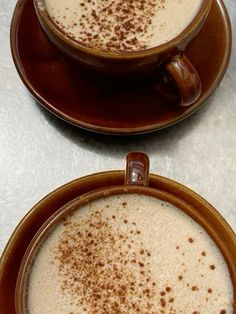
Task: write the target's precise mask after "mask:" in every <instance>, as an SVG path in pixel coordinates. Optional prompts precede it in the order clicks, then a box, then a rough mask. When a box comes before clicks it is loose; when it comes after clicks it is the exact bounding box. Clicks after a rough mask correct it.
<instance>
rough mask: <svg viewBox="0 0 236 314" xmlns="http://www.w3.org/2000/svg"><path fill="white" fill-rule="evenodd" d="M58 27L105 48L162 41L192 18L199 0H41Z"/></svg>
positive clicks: (146, 45) (126, 48) (130, 47)
mask: <svg viewBox="0 0 236 314" xmlns="http://www.w3.org/2000/svg"><path fill="white" fill-rule="evenodd" d="M44 1H45V5H46V8H47V11H48V12H49V14H50V16H51V17H52V18H53V20H54V21H55V22H56V24H58V26H59V27H60V28H61V29H62V30H64V32H65V33H66V34H68V35H69V36H71V37H73V38H74V39H75V40H76V41H79V42H81V43H83V44H84V45H86V46H89V47H93V48H94V47H96V48H99V49H103V50H107V51H132V50H143V49H146V48H151V47H154V46H158V45H160V44H163V43H165V42H167V41H169V40H171V39H173V38H174V37H176V36H177V35H178V34H179V33H181V32H182V31H183V30H184V29H185V28H186V27H187V26H188V25H189V24H190V22H191V21H192V20H193V18H194V17H195V15H196V13H197V12H198V10H199V8H200V5H201V4H202V0H115V1H114V0H66V1H65V0H44Z"/></svg>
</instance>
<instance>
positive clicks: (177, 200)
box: [15, 153, 236, 314]
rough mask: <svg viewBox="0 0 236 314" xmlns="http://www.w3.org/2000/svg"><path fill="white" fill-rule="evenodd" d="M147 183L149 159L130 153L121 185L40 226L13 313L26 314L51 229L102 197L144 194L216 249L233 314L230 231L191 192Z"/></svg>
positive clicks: (235, 266) (234, 254) (234, 263)
mask: <svg viewBox="0 0 236 314" xmlns="http://www.w3.org/2000/svg"><path fill="white" fill-rule="evenodd" d="M148 181H149V159H148V157H147V155H145V154H143V153H130V154H129V155H128V156H127V166H126V174H125V180H124V185H121V186H113V187H106V188H101V189H97V190H94V191H91V192H89V193H86V194H84V195H82V196H80V197H78V198H76V199H74V200H73V201H71V202H70V203H68V204H66V205H65V206H63V207H62V208H61V209H59V210H58V211H57V212H56V213H55V214H53V215H52V216H51V217H50V218H49V219H48V220H47V221H46V222H45V223H44V225H43V226H42V227H41V228H40V229H39V231H38V232H37V233H36V235H35V237H34V238H33V240H32V241H31V243H30V245H29V247H28V249H27V251H26V253H25V255H24V257H23V260H22V263H21V266H20V270H19V273H18V278H17V284H16V290H15V291H16V293H15V309H16V313H17V314H25V313H28V312H27V291H28V280H29V274H30V269H31V265H32V264H33V261H34V258H35V256H36V254H37V252H38V251H39V248H40V247H41V245H42V244H43V242H44V240H45V238H46V237H47V236H48V235H49V233H50V232H51V231H52V229H53V228H54V227H55V226H56V225H57V224H58V223H59V222H61V221H62V220H63V219H65V218H66V217H68V216H69V215H70V214H71V213H72V212H73V211H74V210H75V209H76V210H77V209H78V208H79V207H81V206H82V205H84V204H87V203H88V202H91V201H93V200H97V199H99V198H102V197H107V196H113V195H117V194H127V193H128V194H130V193H131V194H132V193H138V194H142V195H143V194H144V195H147V196H152V197H155V198H158V199H159V200H163V201H167V202H168V203H171V204H173V205H175V206H176V207H177V208H179V209H181V210H182V211H184V212H185V213H187V215H189V216H190V217H191V218H193V219H194V220H195V221H196V222H198V223H199V224H200V225H201V226H202V227H203V228H204V229H205V230H206V231H207V233H208V234H209V235H210V237H211V238H212V239H213V240H214V242H215V243H216V245H217V246H218V248H219V249H220V251H221V253H222V255H223V256H224V259H225V261H226V263H227V265H228V268H229V271H230V275H231V280H232V284H233V287H234V305H233V314H235V313H236V305H235V304H236V302H235V301H236V289H235V287H236V235H235V233H234V232H233V230H232V229H231V228H230V226H229V225H228V224H227V222H226V221H225V220H224V219H223V217H222V216H221V215H220V214H219V213H218V212H217V211H216V210H215V209H214V208H213V207H212V206H211V205H210V204H209V203H207V202H206V201H205V200H203V199H202V198H201V197H200V196H198V195H197V194H196V193H194V192H193V191H191V190H189V189H187V188H186V187H184V186H181V185H179V184H178V183H176V182H174V181H171V180H169V179H166V178H162V180H160V186H159V187H158V188H151V187H149V186H148ZM161 182H163V184H162V183H161ZM167 186H168V189H167Z"/></svg>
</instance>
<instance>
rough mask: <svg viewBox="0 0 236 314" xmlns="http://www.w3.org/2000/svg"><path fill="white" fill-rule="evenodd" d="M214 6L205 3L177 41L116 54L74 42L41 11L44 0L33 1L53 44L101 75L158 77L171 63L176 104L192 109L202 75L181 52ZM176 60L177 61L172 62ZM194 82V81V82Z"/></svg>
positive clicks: (198, 91)
mask: <svg viewBox="0 0 236 314" xmlns="http://www.w3.org/2000/svg"><path fill="white" fill-rule="evenodd" d="M211 5H212V0H205V1H203V2H202V4H201V7H200V9H199V11H198V13H197V15H196V16H195V18H194V19H193V21H192V22H191V23H190V25H189V26H188V27H187V28H186V29H185V30H184V31H183V32H181V33H180V34H179V35H178V36H176V38H174V39H172V40H171V41H169V42H167V43H164V44H162V45H159V46H156V47H153V48H149V49H145V50H140V51H130V52H126V51H117V52H113V51H103V50H100V49H97V48H91V47H86V46H84V45H83V44H82V43H80V42H78V41H75V40H74V39H73V38H71V37H70V36H69V35H68V34H65V33H64V32H63V31H62V29H61V28H60V27H58V25H57V24H56V23H55V22H54V21H53V20H52V18H51V17H50V15H49V14H48V12H47V10H42V6H45V2H44V0H34V7H35V11H36V14H37V17H38V19H39V22H40V24H41V26H42V28H43V30H44V32H45V35H46V36H47V37H48V38H49V40H50V41H51V42H52V44H53V45H55V47H57V48H58V49H59V50H60V51H61V52H62V53H63V54H65V55H67V56H68V57H70V58H72V59H73V60H75V61H77V62H79V63H80V64H83V65H85V66H87V67H89V68H90V69H92V70H93V71H94V70H95V71H98V72H99V73H102V74H104V73H105V74H106V75H108V74H109V75H110V74H111V75H121V76H122V75H125V76H126V75H127V74H129V75H130V73H133V74H134V75H144V74H149V75H150V74H153V75H154V76H155V74H156V73H157V72H158V68H159V67H160V66H161V65H162V64H163V63H164V62H169V64H170V69H169V73H170V74H171V75H172V74H173V75H172V77H173V79H174V81H175V82H176V83H177V86H178V89H179V92H180V95H181V101H180V102H177V104H178V105H181V106H190V105H192V104H193V103H194V102H195V101H196V100H197V99H198V98H199V96H200V92H201V87H200V86H201V84H200V79H199V76H198V74H197V72H196V70H195V69H194V67H193V66H192V65H191V62H190V61H189V60H188V58H187V57H185V58H182V59H180V58H179V56H178V53H179V52H183V51H184V50H185V48H186V46H187V44H188V43H189V42H190V41H191V40H192V39H193V38H194V37H195V36H196V35H197V34H198V32H199V31H200V29H201V27H202V26H203V23H204V22H205V20H206V18H207V15H208V13H209V11H210V8H211ZM176 53H177V55H176ZM173 57H174V58H175V61H170V59H171V58H173ZM177 60H178V61H179V62H178V63H179V69H180V68H181V71H179V70H177V68H176V64H177V63H176V61H177ZM171 64H173V66H171ZM174 69H175V70H174ZM183 70H184V73H185V77H184V75H183ZM194 72H195V73H194ZM156 75H158V74H156ZM186 77H187V79H190V81H192V84H189V80H187V79H186ZM194 80H195V82H193V81H194ZM195 87H197V88H195Z"/></svg>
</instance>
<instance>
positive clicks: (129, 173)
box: [125, 152, 149, 186]
mask: <svg viewBox="0 0 236 314" xmlns="http://www.w3.org/2000/svg"><path fill="white" fill-rule="evenodd" d="M148 181H149V158H148V156H147V155H146V154H144V153H141V152H132V153H129V154H128V155H127V157H126V171H125V185H140V186H148Z"/></svg>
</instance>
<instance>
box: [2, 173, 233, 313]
mask: <svg viewBox="0 0 236 314" xmlns="http://www.w3.org/2000/svg"><path fill="white" fill-rule="evenodd" d="M123 182H124V172H123V171H110V172H104V173H98V174H94V175H90V176H87V177H83V178H80V179H77V180H74V181H72V182H69V183H67V184H66V185H64V186H62V187H60V188H58V189H57V190H55V191H53V192H52V193H50V194H49V195H48V196H46V197H45V198H44V199H42V200H41V201H40V202H39V203H38V204H36V205H35V206H34V207H33V208H32V209H31V211H30V212H29V213H28V214H27V215H26V216H25V217H24V218H23V220H22V221H21V222H20V223H19V225H18V227H17V228H16V230H15V232H14V233H13V235H12V237H11V239H10V240H9V242H8V244H7V246H6V248H5V250H4V252H3V254H2V256H1V260H0V304H1V307H0V314H15V313H16V312H15V308H14V297H15V284H16V278H17V275H18V271H19V266H20V263H21V260H22V258H23V255H24V253H25V251H26V248H27V247H28V245H29V243H30V241H31V240H32V238H33V236H34V235H35V234H36V232H37V231H38V230H39V228H40V227H41V226H42V225H43V223H44V222H45V221H46V220H47V219H48V218H49V217H50V216H51V215H53V214H54V213H55V212H56V211H57V210H58V209H59V208H61V207H62V206H64V205H65V204H67V203H68V202H70V201H71V200H73V199H75V198H76V197H78V196H80V195H83V194H85V193H87V192H90V191H92V190H95V189H99V188H104V187H108V186H111V187H112V186H116V185H122V184H123ZM149 186H150V187H152V188H155V189H158V190H159V191H165V192H167V193H170V194H171V195H173V197H178V198H180V199H181V200H182V201H183V202H186V204H191V206H192V207H194V208H195V209H196V210H197V211H198V212H199V213H200V214H201V215H202V217H204V219H205V221H208V222H211V226H212V228H213V229H214V230H215V231H216V233H217V236H218V238H219V239H220V241H221V242H222V243H227V245H228V248H229V249H230V250H231V252H232V259H231V274H232V278H233V283H234V286H235V287H236V277H235V269H236V242H235V235H234V233H233V231H232V230H231V229H230V227H229V226H228V225H227V223H226V222H225V221H224V220H223V219H222V217H221V216H220V214H219V213H217V212H216V211H215V210H214V208H213V207H212V206H211V205H209V203H208V202H206V201H205V200H204V199H202V198H201V197H200V196H199V195H197V194H196V193H194V192H192V191H191V190H189V189H188V188H186V187H184V186H183V185H181V184H179V183H176V182H174V181H172V180H170V179H166V178H163V177H161V176H156V175H150V180H149ZM226 229H227V230H228V231H227V232H225V230H226ZM235 298H236V294H235ZM235 313H236V311H234V314H235Z"/></svg>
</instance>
